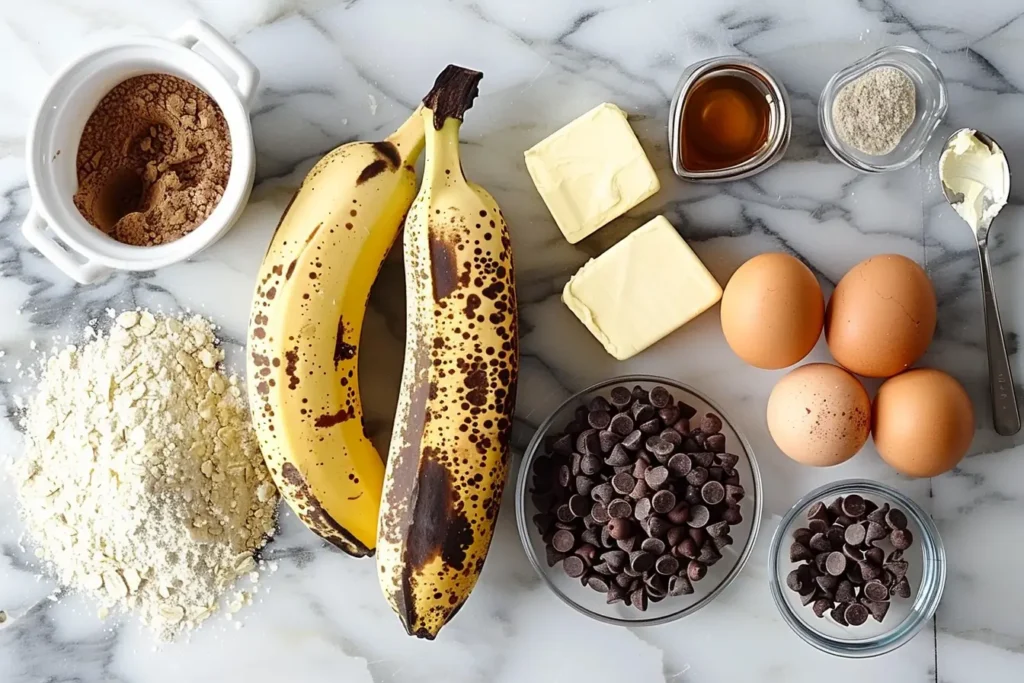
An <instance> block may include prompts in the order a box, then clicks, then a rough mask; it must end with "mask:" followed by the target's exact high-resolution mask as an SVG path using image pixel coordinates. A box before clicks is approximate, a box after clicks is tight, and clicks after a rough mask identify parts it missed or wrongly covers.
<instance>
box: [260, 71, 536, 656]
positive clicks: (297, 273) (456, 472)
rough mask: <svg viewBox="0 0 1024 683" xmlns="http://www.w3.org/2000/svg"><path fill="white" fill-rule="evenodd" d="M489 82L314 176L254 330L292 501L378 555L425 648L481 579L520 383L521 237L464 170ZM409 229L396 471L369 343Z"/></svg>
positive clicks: (474, 76)
mask: <svg viewBox="0 0 1024 683" xmlns="http://www.w3.org/2000/svg"><path fill="white" fill-rule="evenodd" d="M480 78H481V74H480V73H478V72H475V71H469V70H467V69H462V68H459V67H454V66H449V67H448V68H447V69H445V71H444V72H442V74H441V75H440V76H439V77H438V79H437V82H436V83H435V84H434V88H433V89H432V90H431V91H430V94H429V95H428V96H427V97H426V98H425V99H424V104H423V106H422V107H420V108H419V109H417V111H416V112H414V113H413V115H412V116H411V117H410V118H409V120H408V121H406V122H405V123H404V124H403V125H402V126H401V127H400V128H399V129H398V130H397V131H396V132H395V133H394V134H392V135H391V136H390V137H389V138H387V139H386V140H384V141H382V142H374V143H369V142H355V143H351V144H347V145H343V146H341V147H339V148H337V149H335V150H334V151H332V152H330V153H329V154H327V155H326V156H325V157H324V158H323V159H321V160H320V162H319V163H317V165H316V166H314V167H313V169H312V170H311V171H310V172H309V175H307V176H306V178H305V180H304V181H303V183H302V186H301V187H300V188H299V190H298V192H297V193H296V195H295V197H294V198H293V199H292V202H291V204H289V206H288V208H287V209H286V210H285V214H284V217H283V218H282V219H281V223H280V224H279V225H278V228H277V230H276V232H275V233H274V236H273V238H272V239H271V243H270V247H269V249H268V251H267V254H266V256H265V257H264V261H263V264H262V266H261V268H260V272H259V277H258V280H257V285H256V292H255V295H254V298H253V305H252V316H251V319H250V326H249V338H248V349H247V375H248V378H249V382H248V387H249V405H250V410H251V412H252V417H253V424H254V427H255V430H256V434H257V436H258V438H259V441H260V445H261V447H262V449H263V454H264V457H265V459H266V461H267V465H268V467H269V469H270V471H271V473H272V475H273V477H274V480H275V482H276V483H277V486H278V488H279V489H280V490H281V493H282V494H283V496H284V498H285V499H286V500H287V501H288V503H289V505H290V506H291V507H292V509H293V510H294V511H295V512H296V514H297V515H298V516H299V518H300V519H302V521H303V522H304V523H305V524H306V525H307V526H308V527H309V528H310V529H312V530H313V531H314V532H315V533H317V534H318V535H319V536H321V537H322V538H323V539H325V540H327V541H328V542H330V543H332V544H333V545H335V546H336V547H338V548H340V549H341V550H343V551H345V552H347V553H349V554H352V555H355V556H365V555H370V554H372V553H373V552H374V549H375V548H376V550H377V556H378V562H377V566H378V575H379V578H380V582H381V586H382V588H383V590H384V593H385V596H386V597H387V599H388V601H389V602H390V603H391V605H392V607H393V608H394V609H395V611H396V612H397V613H398V615H399V617H400V618H401V620H402V623H403V624H404V625H405V628H406V630H407V631H408V632H409V633H410V634H413V635H417V636H420V637H424V638H433V637H435V636H436V635H437V633H438V631H439V630H440V629H441V627H442V626H443V625H444V624H445V623H447V622H448V620H450V619H451V618H452V616H453V615H454V614H455V613H456V612H457V611H458V609H459V608H460V607H461V606H462V604H463V603H464V602H465V600H466V598H467V597H468V596H469V592H470V591H471V590H472V589H473V586H474V585H475V584H476V580H477V577H478V576H479V573H480V570H481V569H482V567H483V563H484V558H485V556H486V555H487V550H488V547H489V546H490V542H491V536H492V535H493V532H494V523H495V521H496V520H497V516H498V507H499V505H500V502H501V495H502V490H503V488H504V485H505V479H506V475H507V469H508V447H509V444H508V442H509V433H510V431H511V427H512V413H513V410H514V407H515V398H516V379H517V376H518V369H519V348H518V323H517V318H516V315H517V312H516V296H515V285H514V282H513V274H512V252H511V246H510V241H509V235H508V229H507V227H506V225H505V220H504V218H503V217H502V214H501V210H500V209H499V208H498V206H497V204H496V203H495V201H494V199H493V198H492V197H491V196H490V195H489V194H488V193H487V192H486V191H484V190H483V189H482V188H480V187H478V186H476V185H474V184H472V183H470V182H468V181H467V180H466V178H465V176H464V175H463V172H462V164H461V162H460V160H459V126H460V124H461V120H462V117H463V114H464V113H465V111H466V110H467V109H469V107H470V106H471V105H472V102H473V99H474V98H475V96H476V92H477V90H476V88H477V84H478V82H479V80H480ZM424 144H425V146H426V163H425V178H424V182H423V185H422V187H421V188H420V190H419V193H418V194H417V192H416V172H415V170H414V168H413V166H414V164H415V163H416V160H417V158H418V157H419V155H420V153H421V151H422V150H423V148H424ZM414 199H415V201H414ZM410 206H411V208H410ZM406 214H408V215H406ZM403 219H404V220H405V226H406V236H405V266H406V288H407V341H406V357H405V365H404V371H403V376H402V391H401V394H400V399H399V405H398V408H397V414H396V417H395V428H394V433H393V435H392V440H391V450H390V453H389V460H388V465H387V470H386V471H385V468H384V464H383V463H382V461H381V458H380V455H379V454H378V453H377V452H376V450H375V449H374V447H373V445H372V444H371V443H370V442H369V440H368V439H367V438H366V436H365V434H364V433H363V425H362V418H363V411H362V406H361V402H360V395H359V376H358V362H359V354H360V353H361V351H360V348H359V334H360V331H361V329H362V324H363V317H364V315H365V312H366V304H367V297H368V295H369V291H370V287H371V285H372V284H373V281H374V279H375V278H376V276H377V273H378V271H379V269H380V265H381V263H382V262H383V260H384V258H385V257H386V256H387V253H388V251H389V249H390V248H391V245H392V244H393V243H394V240H395V238H396V236H397V235H398V233H399V231H400V230H401V227H402V223H403Z"/></svg>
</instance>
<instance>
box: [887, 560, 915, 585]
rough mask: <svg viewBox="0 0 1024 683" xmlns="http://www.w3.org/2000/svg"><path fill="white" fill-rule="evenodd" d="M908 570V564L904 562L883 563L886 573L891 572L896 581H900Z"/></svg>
mask: <svg viewBox="0 0 1024 683" xmlns="http://www.w3.org/2000/svg"><path fill="white" fill-rule="evenodd" d="M909 568H910V564H909V563H907V562H906V561H904V560H895V561H892V562H886V563H885V569H886V571H890V572H892V575H893V576H895V577H896V581H901V580H902V579H903V577H905V576H906V575H907V570H908V569H909Z"/></svg>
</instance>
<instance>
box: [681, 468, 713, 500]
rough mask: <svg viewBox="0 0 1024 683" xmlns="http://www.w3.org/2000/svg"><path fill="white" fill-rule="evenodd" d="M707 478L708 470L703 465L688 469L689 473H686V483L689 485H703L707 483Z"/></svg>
mask: <svg viewBox="0 0 1024 683" xmlns="http://www.w3.org/2000/svg"><path fill="white" fill-rule="evenodd" d="M709 478H710V477H708V471H707V469H706V468H704V467H694V468H693V469H692V470H690V473H689V474H687V475H686V481H687V483H689V484H690V485H691V486H698V487H700V486H704V484H706V483H707V481H708V479H709ZM702 497H703V496H702Z"/></svg>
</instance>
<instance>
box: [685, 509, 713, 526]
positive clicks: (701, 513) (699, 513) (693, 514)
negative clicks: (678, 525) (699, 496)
mask: <svg viewBox="0 0 1024 683" xmlns="http://www.w3.org/2000/svg"><path fill="white" fill-rule="evenodd" d="M710 519H711V512H710V510H708V509H707V507H705V506H704V505H700V504H698V505H693V506H691V507H690V518H689V519H688V520H686V523H687V524H689V525H690V526H691V527H696V528H702V527H704V526H706V525H707V523H708V521H709V520H710Z"/></svg>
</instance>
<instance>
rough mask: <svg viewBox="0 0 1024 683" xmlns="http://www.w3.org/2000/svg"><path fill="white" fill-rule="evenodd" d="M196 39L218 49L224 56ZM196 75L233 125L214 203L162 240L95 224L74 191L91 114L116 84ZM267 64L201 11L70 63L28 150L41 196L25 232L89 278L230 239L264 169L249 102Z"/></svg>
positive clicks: (75, 273) (75, 274)
mask: <svg viewBox="0 0 1024 683" xmlns="http://www.w3.org/2000/svg"><path fill="white" fill-rule="evenodd" d="M196 48H199V49H201V50H203V51H204V52H205V53H207V54H211V55H213V56H214V57H215V58H216V61H217V62H219V63H220V65H219V66H217V65H215V62H214V61H213V60H210V59H207V58H206V57H205V56H203V54H201V53H200V52H198V51H197V50H196ZM154 72H158V73H168V74H172V75H174V76H178V77H180V78H184V79H186V80H188V81H191V82H192V83H194V84H195V85H196V86H198V87H199V88H201V89H202V90H204V91H205V92H206V93H208V94H209V95H210V97H212V98H213V99H214V100H215V101H216V102H217V104H218V105H219V106H220V108H221V110H222V111H223V112H224V118H225V120H226V121H227V124H228V129H229V131H230V134H231V154H232V156H231V172H230V175H229V176H228V183H227V186H226V187H225V188H224V196H223V197H222V198H221V200H220V202H219V203H218V204H217V206H216V207H215V208H214V210H213V213H211V214H210V216H209V217H208V218H207V219H206V220H205V221H204V222H203V223H202V224H201V225H199V226H198V227H197V228H196V229H195V230H193V231H192V232H191V233H189V234H188V235H185V236H184V237H182V238H181V239H178V240H175V241H174V242H170V243H168V244H161V245H157V246H153V247H138V246H131V245H127V244H122V243H121V242H118V241H117V240H115V239H113V238H112V237H110V236H108V235H106V234H105V233H103V232H102V231H100V230H98V229H96V228H95V227H93V226H92V225H90V224H89V223H88V222H87V221H86V220H85V219H84V218H83V217H82V215H81V214H80V213H79V211H78V209H77V208H76V207H75V205H74V202H73V201H72V198H73V196H74V194H75V191H76V190H77V188H78V175H77V170H76V168H75V157H76V156H77V153H78V143H79V139H80V138H81V136H82V131H83V129H84V128H85V123H86V121H87V120H88V118H89V116H90V115H91V114H92V112H93V110H94V109H95V108H96V105H97V104H98V103H99V101H100V100H101V99H102V98H103V96H104V95H106V94H107V93H108V92H109V91H110V90H111V89H112V88H113V87H114V86H115V85H117V84H118V83H120V82H122V81H124V80H126V79H128V78H131V77H133V76H139V75H141V74H145V73H154ZM258 82H259V71H258V70H257V69H256V67H255V66H253V64H252V63H251V62H250V61H249V60H248V59H246V58H245V57H244V56H243V55H242V54H241V53H240V52H238V51H237V50H236V49H235V48H234V47H233V46H232V45H231V44H230V43H228V41H227V40H225V38H224V37H223V36H222V35H220V34H219V33H217V32H216V31H215V30H214V29H213V28H212V27H211V26H210V25H209V24H206V23H204V22H201V21H192V22H189V23H187V24H185V25H184V26H182V27H181V28H179V29H178V30H177V31H175V32H174V33H172V34H171V35H170V36H169V37H167V38H157V37H147V36H140V37H137V38H132V39H128V40H121V41H118V42H116V43H112V44H108V45H105V46H103V47H100V48H99V49H97V50H94V51H92V52H90V53H88V54H86V55H84V56H82V57H80V58H78V59H77V60H75V61H74V62H72V63H71V64H70V65H68V66H67V67H65V68H64V69H63V70H61V72H60V73H58V74H57V76H56V77H55V78H54V81H53V83H52V84H51V85H50V88H49V90H48V91H47V93H46V95H45V96H44V98H43V101H42V104H41V105H40V107H39V111H38V113H37V114H36V117H35V119H34V120H33V121H32V124H31V126H30V128H29V133H28V144H27V150H26V158H27V159H28V181H29V187H30V188H31V191H32V205H31V206H30V207H29V210H28V215H27V216H26V218H25V222H24V224H23V225H22V228H21V229H22V232H23V233H24V235H25V238H26V239H27V240H28V241H29V243H30V244H32V246H34V247H35V248H36V249H38V250H39V252H40V253H42V254H43V256H45V257H46V258H47V259H49V260H50V261H52V262H53V264H54V265H56V266H57V267H58V268H60V269H61V270H62V271H63V272H64V273H65V274H67V275H68V276H70V277H72V278H74V279H75V280H76V281H78V282H80V283H82V284H89V283H92V282H96V281H97V280H100V279H102V278H104V277H106V276H107V275H108V274H109V273H110V272H111V271H113V270H154V269H156V268H161V267H163V266H166V265H169V264H171V263H176V262H178V261H183V260H185V259H187V258H189V257H191V256H194V255H195V254H197V253H199V252H200V251H202V250H203V249H205V248H206V247H208V246H210V245H211V244H213V243H214V242H216V241H217V240H218V239H220V238H221V237H222V236H223V235H224V234H225V233H226V232H227V231H228V229H229V228H230V227H231V225H232V224H233V223H234V222H235V221H236V220H237V219H238V217H239V215H240V214H241V213H242V209H243V208H244V207H245V203H246V201H247V200H248V199H249V192H250V191H251V190H252V184H253V178H254V176H255V169H256V164H255V152H254V149H253V140H252V128H251V126H250V124H249V106H250V104H251V102H252V98H253V95H254V94H255V92H256V85H257V83H258Z"/></svg>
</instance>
